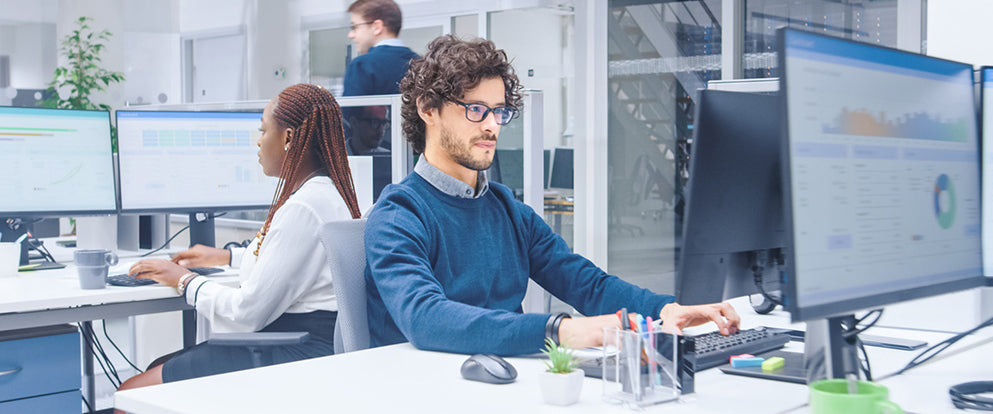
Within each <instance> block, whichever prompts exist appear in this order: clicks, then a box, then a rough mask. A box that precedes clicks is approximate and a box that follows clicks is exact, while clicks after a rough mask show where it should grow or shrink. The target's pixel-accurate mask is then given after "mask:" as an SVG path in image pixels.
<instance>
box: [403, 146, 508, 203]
mask: <svg viewBox="0 0 993 414" xmlns="http://www.w3.org/2000/svg"><path fill="white" fill-rule="evenodd" d="M414 172H416V173H417V175H420V176H421V178H423V179H425V180H427V182H428V183H431V185H432V186H434V188H437V189H438V190H439V191H441V192H443V193H445V194H448V195H450V196H452V197H458V198H479V197H482V196H484V195H486V191H487V190H489V189H490V182H489V180H487V179H486V171H480V172H479V174H477V175H476V188H478V189H479V191H476V188H472V187H470V186H469V185H468V184H466V183H464V182H462V181H460V180H459V179H457V178H455V177H452V176H450V175H448V174H445V173H444V172H443V171H441V170H439V169H438V167H435V166H433V165H431V163H429V162H428V160H427V158H424V155H421V160H420V161H419V162H418V163H417V165H415V166H414Z"/></svg>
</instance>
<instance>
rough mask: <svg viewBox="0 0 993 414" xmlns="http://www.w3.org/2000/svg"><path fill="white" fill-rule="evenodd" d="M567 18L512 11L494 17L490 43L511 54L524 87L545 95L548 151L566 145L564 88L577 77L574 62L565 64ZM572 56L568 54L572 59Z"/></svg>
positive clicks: (538, 11) (535, 11) (550, 13)
mask: <svg viewBox="0 0 993 414" xmlns="http://www.w3.org/2000/svg"><path fill="white" fill-rule="evenodd" d="M563 19H564V17H563V16H562V15H561V14H559V13H556V12H554V11H551V10H548V9H527V10H508V11H501V12H495V13H492V14H491V15H490V40H493V42H494V43H495V44H496V46H497V47H498V48H501V49H504V50H505V51H506V52H507V55H508V57H509V58H510V59H511V62H512V63H513V65H514V70H515V71H516V72H517V77H518V78H519V79H520V80H521V84H522V85H523V86H524V87H525V88H528V89H540V90H542V91H544V93H545V102H544V112H545V116H544V120H545V124H544V135H545V136H544V142H545V147H546V148H551V147H560V146H563V145H564V144H565V143H564V142H563V141H562V132H563V130H564V129H565V122H564V116H563V114H564V113H565V111H566V105H567V102H566V100H565V97H564V94H563V89H564V85H565V82H566V81H567V80H568V79H569V78H572V77H573V76H574V74H573V71H572V63H571V62H568V63H567V62H565V59H566V55H565V54H564V50H563V45H565V44H566V43H568V42H571V39H566V35H567V33H566V31H565V30H564V27H565V26H564V24H563ZM522 28H526V29H525V30H522ZM571 56H572V55H571V54H570V55H568V58H569V59H570V60H571V59H572V57H571ZM567 68H568V70H567ZM529 70H533V71H534V76H528V71H529ZM525 110H527V109H526V108H525Z"/></svg>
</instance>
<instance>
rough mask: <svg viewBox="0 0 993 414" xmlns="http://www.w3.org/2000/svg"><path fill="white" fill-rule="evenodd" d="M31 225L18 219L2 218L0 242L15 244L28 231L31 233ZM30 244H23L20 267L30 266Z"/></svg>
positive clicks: (0, 219) (0, 220) (0, 222)
mask: <svg viewBox="0 0 993 414" xmlns="http://www.w3.org/2000/svg"><path fill="white" fill-rule="evenodd" d="M30 227H31V225H30V224H28V223H27V222H25V221H22V220H21V219H20V218H17V217H2V218H0V234H2V235H0V242H14V241H17V239H19V238H21V236H22V235H23V234H25V233H27V232H28V231H30V230H31V229H30ZM28 250H29V249H28V244H27V243H21V261H20V265H21V266H24V265H26V264H28V261H29V260H28Z"/></svg>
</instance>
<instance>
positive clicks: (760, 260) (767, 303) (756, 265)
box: [749, 249, 783, 315]
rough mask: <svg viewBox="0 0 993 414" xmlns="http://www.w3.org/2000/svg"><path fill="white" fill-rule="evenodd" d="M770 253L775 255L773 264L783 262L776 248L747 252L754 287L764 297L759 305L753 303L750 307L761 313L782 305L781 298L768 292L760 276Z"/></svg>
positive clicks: (767, 263)
mask: <svg viewBox="0 0 993 414" xmlns="http://www.w3.org/2000/svg"><path fill="white" fill-rule="evenodd" d="M770 254H772V255H773V256H775V257H776V263H775V265H779V266H781V265H782V264H783V263H782V257H781V256H782V255H781V254H779V252H778V249H775V250H771V251H767V250H757V251H753V252H751V253H750V254H749V256H750V259H751V262H752V266H751V270H752V278H753V279H754V281H755V287H757V288H758V290H759V294H761V295H762V298H763V299H764V300H763V301H762V303H761V304H759V305H755V304H753V305H752V309H754V310H755V312H758V313H759V314H762V315H764V314H767V313H769V312H772V310H773V309H775V308H776V306H782V305H783V300H782V298H780V297H778V296H775V295H773V294H771V293H769V292H768V291H766V290H765V284H764V283H762V279H763V277H762V276H763V275H764V274H765V268H766V266H767V265H769V262H770V257H769V256H770Z"/></svg>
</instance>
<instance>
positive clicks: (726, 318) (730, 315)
mask: <svg viewBox="0 0 993 414" xmlns="http://www.w3.org/2000/svg"><path fill="white" fill-rule="evenodd" d="M660 316H661V317H662V330H663V331H666V332H672V333H675V334H676V335H682V334H683V328H687V327H690V326H697V325H702V324H705V323H707V322H711V321H713V322H714V323H716V324H717V329H718V330H720V332H721V334H722V335H725V336H726V335H730V334H733V333H735V332H738V325H739V324H740V323H741V317H740V316H738V312H735V310H734V308H733V307H731V304H729V303H727V302H721V303H709V304H706V305H690V306H683V305H680V304H678V303H675V302H673V303H670V304H668V305H665V306H663V307H662V312H661V315H660Z"/></svg>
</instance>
